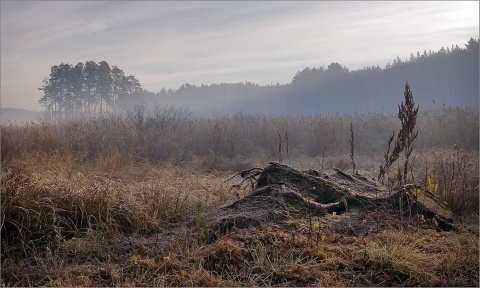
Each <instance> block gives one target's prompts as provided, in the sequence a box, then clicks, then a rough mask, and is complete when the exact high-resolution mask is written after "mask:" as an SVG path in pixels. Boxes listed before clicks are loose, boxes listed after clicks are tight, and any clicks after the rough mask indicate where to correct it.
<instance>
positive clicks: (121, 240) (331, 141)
mask: <svg viewBox="0 0 480 288" xmlns="http://www.w3.org/2000/svg"><path fill="white" fill-rule="evenodd" d="M154 112H155V111H153V112H151V113H147V112H143V113H144V114H143V115H141V114H140V113H137V114H130V116H129V117H120V116H115V117H114V116H110V117H104V118H101V119H76V120H70V121H67V122H65V123H63V124H58V125H53V124H47V123H43V124H38V123H29V124H10V125H2V126H1V157H2V167H1V169H2V171H1V173H2V174H1V175H2V178H1V197H2V198H1V201H2V203H1V233H2V243H1V249H2V250H1V256H2V259H1V264H2V268H1V282H2V283H1V284H2V285H4V286H113V285H115V286H137V287H138V286H476V287H477V286H478V285H479V275H478V271H479V259H478V256H479V250H478V244H479V241H478V237H479V233H478V209H479V206H478V202H479V198H478V196H479V186H478V180H479V179H478V173H479V171H478V164H479V159H478V115H476V114H473V113H471V112H469V111H465V110H462V109H444V110H442V111H437V112H429V113H425V114H424V115H422V117H421V118H420V119H419V122H418V129H419V137H418V139H417V140H418V142H416V143H415V144H416V146H415V150H414V154H413V157H412V159H411V163H410V171H411V172H410V173H409V175H410V177H411V179H409V181H413V182H415V183H417V184H419V185H424V186H426V185H430V186H429V190H430V191H433V192H434V193H436V194H437V195H438V196H439V197H440V198H441V199H442V200H443V201H446V202H447V203H448V204H449V206H450V207H451V209H452V210H453V211H454V213H455V225H456V226H457V227H458V229H457V230H456V231H450V232H438V231H436V230H435V229H434V228H435V227H433V226H432V225H428V224H424V225H420V226H418V225H415V223H413V222H411V221H408V219H405V220H404V221H403V222H401V223H399V225H395V226H391V227H388V228H386V229H383V230H381V231H379V232H376V233H365V234H362V235H350V234H349V233H348V231H345V233H341V232H331V231H327V230H324V229H323V230H321V231H320V228H318V227H321V225H320V224H319V225H317V226H318V227H317V226H313V227H312V226H310V227H309V225H307V224H305V223H304V222H302V221H299V222H298V223H292V230H290V231H285V230H284V229H281V228H280V227H279V226H276V225H273V224H269V223H265V224H264V225H259V226H258V227H251V228H246V229H238V230H233V231H231V232H230V233H227V234H225V235H222V236H221V237H219V238H216V239H213V238H212V237H210V233H211V231H209V228H208V222H209V220H210V219H211V218H212V217H213V216H214V215H215V211H216V209H218V208H219V207H221V206H222V205H225V204H228V203H231V202H233V201H235V200H238V199H240V198H242V197H244V196H246V195H248V194H249V193H250V192H251V188H248V187H247V188H245V189H243V188H241V189H235V188H232V185H233V184H238V183H236V182H235V181H226V180H227V179H229V178H230V177H231V176H232V175H234V174H235V173H238V172H240V171H242V170H243V169H248V168H252V167H260V168H263V167H265V165H266V164H267V163H268V162H269V161H280V160H281V161H283V162H284V163H286V164H289V165H291V166H294V167H297V168H300V169H309V168H313V169H317V170H324V171H327V170H329V169H332V168H333V167H338V168H341V169H345V170H347V169H350V161H351V159H350V157H349V155H348V153H349V144H348V140H349V124H350V122H352V123H353V125H354V132H355V141H356V143H355V148H356V151H355V162H356V167H357V170H359V172H361V173H362V174H364V175H368V176H370V177H376V173H378V166H379V164H380V162H379V161H380V160H381V157H382V156H383V152H384V149H385V145H386V141H387V138H388V135H389V134H391V131H392V130H394V129H398V128H397V126H396V124H395V123H396V117H394V116H388V115H387V116H385V115H353V116H352V115H345V116H338V115H333V116H325V117H320V116H316V117H296V118H292V117H280V116H264V115H245V114H237V115H233V116H219V117H216V118H214V119H194V118H191V117H189V115H188V114H185V111H182V110H170V113H168V110H157V111H156V113H154ZM172 112H176V114H175V113H172ZM399 165H400V164H399ZM396 181H397V167H394V168H393V169H392V170H391V171H390V173H389V174H388V177H386V180H385V185H387V186H389V187H392V188H393V187H395V185H397V184H396ZM243 187H245V186H243ZM319 222H321V219H320V220H319ZM316 228H318V232H317V231H316V230H315V229H316ZM312 231H313V232H312Z"/></svg>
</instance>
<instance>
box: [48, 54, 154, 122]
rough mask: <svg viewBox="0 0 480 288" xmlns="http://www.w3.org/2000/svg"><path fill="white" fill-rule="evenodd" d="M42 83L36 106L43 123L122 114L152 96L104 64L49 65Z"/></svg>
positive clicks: (116, 68) (117, 70)
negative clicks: (41, 112) (42, 112)
mask: <svg viewBox="0 0 480 288" xmlns="http://www.w3.org/2000/svg"><path fill="white" fill-rule="evenodd" d="M43 83H44V85H43V86H42V87H41V88H39V89H40V90H43V92H44V93H43V97H42V98H41V99H40V100H39V103H40V104H42V105H43V106H44V107H45V118H46V120H48V121H54V122H56V121H59V120H63V119H66V118H70V117H73V116H79V115H86V116H96V115H99V114H103V113H105V112H116V111H123V110H126V109H130V108H132V107H133V106H135V105H141V104H144V103H145V101H144V98H145V97H146V96H148V95H155V94H154V93H152V92H149V91H146V90H145V89H142V86H141V85H140V82H139V81H138V80H137V79H136V78H135V76H133V75H129V76H125V73H124V72H123V70H122V69H120V68H118V67H117V66H112V67H111V68H110V65H109V64H108V63H107V62H106V61H101V62H99V63H96V62H95V61H86V62H85V64H84V63H82V62H79V63H78V64H76V65H75V66H73V65H71V64H68V63H62V64H60V65H55V66H52V67H51V72H50V76H49V77H45V79H44V80H43Z"/></svg>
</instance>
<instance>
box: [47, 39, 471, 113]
mask: <svg viewBox="0 0 480 288" xmlns="http://www.w3.org/2000/svg"><path fill="white" fill-rule="evenodd" d="M478 63H479V40H478V39H473V38H470V40H469V41H468V43H467V44H465V48H460V47H459V46H458V45H456V46H452V47H447V48H443V47H442V48H441V49H440V50H438V51H436V52H435V51H428V52H427V51H423V53H420V52H419V51H418V52H417V53H416V54H414V53H411V55H410V58H409V59H407V60H402V59H400V58H399V57H398V56H397V58H396V59H394V60H393V63H392V64H390V63H389V64H387V65H386V67H385V68H381V67H379V66H375V67H374V66H371V67H366V68H363V69H359V70H353V71H350V70H349V69H348V68H347V67H345V66H342V65H340V64H338V63H331V64H330V65H328V66H327V67H326V68H325V67H323V66H321V67H318V68H305V69H304V70H302V71H298V72H297V73H296V75H295V76H294V77H293V79H292V81H291V83H289V84H283V85H280V84H275V85H258V84H255V83H251V82H244V83H221V84H211V85H205V84H202V85H200V86H196V85H192V84H189V83H185V84H183V85H181V86H180V87H179V88H178V89H176V90H173V89H171V88H170V89H168V90H167V89H165V88H163V89H162V90H161V91H159V92H157V93H154V92H150V91H147V90H145V89H142V87H141V85H140V83H139V81H138V80H137V79H135V77H134V76H132V75H130V76H125V73H124V72H123V71H122V70H121V69H119V68H118V67H117V66H112V68H110V66H109V64H108V63H107V62H105V61H101V62H99V63H98V64H97V63H95V62H94V61H87V62H86V63H85V64H83V63H78V64H77V65H75V66H72V65H71V64H64V63H62V64H60V65H55V66H53V67H52V68H51V74H50V76H49V77H46V78H45V80H44V86H43V87H42V88H40V89H41V90H43V91H44V96H43V97H42V99H41V100H40V103H41V104H43V105H44V107H45V111H46V115H47V120H59V119H65V118H69V117H71V116H77V115H99V114H102V113H104V112H117V111H126V110H128V109H131V108H132V107H134V106H135V105H153V104H160V105H163V106H184V107H186V108H188V109H190V110H191V111H192V112H194V113H195V114H196V115H197V116H200V115H203V116H207V117H210V116H212V115H216V114H234V113H236V112H244V113H262V114H263V113H265V114H277V115H279V114H281V115H292V116H296V115H317V114H321V115H326V114H335V113H340V114H351V113H395V112H396V110H397V105H396V103H399V101H401V100H402V97H403V95H402V93H399V92H398V91H402V89H403V85H404V83H405V81H406V80H407V81H408V82H409V84H410V87H411V88H412V91H413V93H414V95H415V102H416V103H417V104H419V105H420V109H421V110H436V109H440V108H442V107H469V108H471V109H472V110H473V112H477V113H478V95H479V87H478V79H479V66H478Z"/></svg>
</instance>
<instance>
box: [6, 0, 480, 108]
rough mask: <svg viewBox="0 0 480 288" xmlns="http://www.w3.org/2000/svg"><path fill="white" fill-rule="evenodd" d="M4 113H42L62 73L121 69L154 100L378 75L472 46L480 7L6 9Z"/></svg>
mask: <svg viewBox="0 0 480 288" xmlns="http://www.w3.org/2000/svg"><path fill="white" fill-rule="evenodd" d="M0 18H1V34H0V35H1V62H0V63H1V107H4V108H25V109H30V110H40V109H41V107H40V106H39V105H38V104H37V103H38V100H39V99H40V98H41V96H42V91H38V90H37V88H39V87H41V86H42V80H43V79H44V77H46V76H48V75H49V74H50V68H51V66H53V65H58V64H60V63H62V62H64V63H70V64H73V65H75V64H76V63H78V62H85V61H89V60H93V61H96V62H100V61H103V60H105V61H107V62H108V63H109V64H110V66H112V65H117V66H118V67H119V68H120V69H122V70H123V71H124V72H125V74H126V75H134V76H135V77H136V78H137V79H138V80H139V81H140V83H141V84H142V87H143V88H145V89H147V90H149V91H153V92H158V91H160V90H161V89H162V87H165V88H166V89H168V88H172V89H177V88H178V87H179V86H180V85H181V84H183V83H190V84H195V85H200V84H202V83H203V84H211V83H223V82H245V81H249V82H255V83H258V84H261V85H263V84H275V83H280V84H285V83H289V82H290V81H291V80H292V78H293V76H294V75H295V73H296V72H297V71H299V70H303V69H304V68H306V67H311V68H313V67H319V66H325V67H326V66H328V64H330V63H332V62H338V63H340V64H341V65H344V66H346V67H348V68H349V69H350V70H356V69H359V68H362V67H365V66H372V65H374V66H376V65H380V67H385V65H386V64H387V63H388V62H392V61H393V59H394V58H395V57H396V56H397V55H398V56H399V57H400V58H402V59H408V58H409V55H410V53H411V52H414V53H416V51H420V52H423V50H427V51H428V50H430V49H431V50H434V51H437V50H438V49H440V48H441V47H445V48H446V47H451V45H459V46H461V47H464V46H463V45H464V44H465V43H467V41H468V39H469V38H470V37H474V38H479V1H468V2H457V1H452V2H445V1H441V2H433V1H427V2H417V1H401V2H393V1H386V2H379V1H352V2H348V1H335V2H333V1H307V2H300V1H292V2H288V1H251V2H247V1H238V2H232V1H229V2H227V1H210V2H201V1H191V2H190V1H177V2H167V1H146V2H142V1H135V2H133V1H132V2H130V1H91V2H90V1H88V2H87V1H65V2H62V1H31V2H29V1H3V0H2V1H1V17H0Z"/></svg>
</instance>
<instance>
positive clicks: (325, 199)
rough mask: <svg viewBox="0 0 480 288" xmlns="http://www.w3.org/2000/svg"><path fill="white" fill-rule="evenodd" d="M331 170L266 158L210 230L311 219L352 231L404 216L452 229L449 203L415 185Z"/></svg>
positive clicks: (392, 222) (223, 209)
mask: <svg viewBox="0 0 480 288" xmlns="http://www.w3.org/2000/svg"><path fill="white" fill-rule="evenodd" d="M334 171H335V172H334V173H331V174H330V175H327V174H321V173H320V172H318V171H315V170H308V171H300V170H297V169H294V168H292V167H290V166H288V165H283V164H279V163H276V162H271V163H269V165H268V166H267V167H265V168H264V169H263V170H262V171H261V172H260V173H259V175H258V180H257V183H256V185H255V187H254V190H253V191H252V193H251V194H250V195H248V196H246V197H244V198H243V199H240V200H238V201H235V202H234V203H231V204H228V205H225V206H223V207H221V208H220V209H219V210H218V213H217V215H216V216H215V217H214V218H213V219H212V220H211V221H210V228H211V229H213V230H214V231H217V233H219V234H223V233H226V232H227V231H230V230H232V229H235V228H248V227H250V226H258V225H263V224H264V223H269V222H271V223H275V224H277V225H287V226H288V225H289V223H291V222H292V221H294V220H295V219H300V220H306V219H312V218H314V219H320V221H321V223H322V225H323V227H325V229H332V230H344V229H345V228H348V229H350V230H352V231H353V232H354V233H360V232H362V231H367V232H368V231H371V230H375V229H376V230H378V229H379V227H385V226H387V225H394V224H398V223H399V222H402V221H405V220H413V221H414V222H415V221H416V223H419V224H423V223H425V222H430V223H432V225H434V226H436V228H437V229H441V230H451V229H454V226H453V224H452V222H453V213H452V211H451V210H450V209H449V208H448V205H447V204H446V203H444V202H442V201H441V200H440V199H439V198H438V197H437V196H436V195H434V194H433V193H431V192H429V191H426V190H424V189H422V188H421V187H420V186H415V185H406V186H405V187H403V188H402V189H399V190H396V191H393V192H392V191H389V190H388V189H387V187H385V186H384V185H382V184H380V183H378V182H376V181H375V180H370V179H367V178H366V177H363V176H362V175H360V174H357V173H354V174H349V173H346V172H344V171H342V170H339V169H334ZM286 228H287V227H286Z"/></svg>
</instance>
